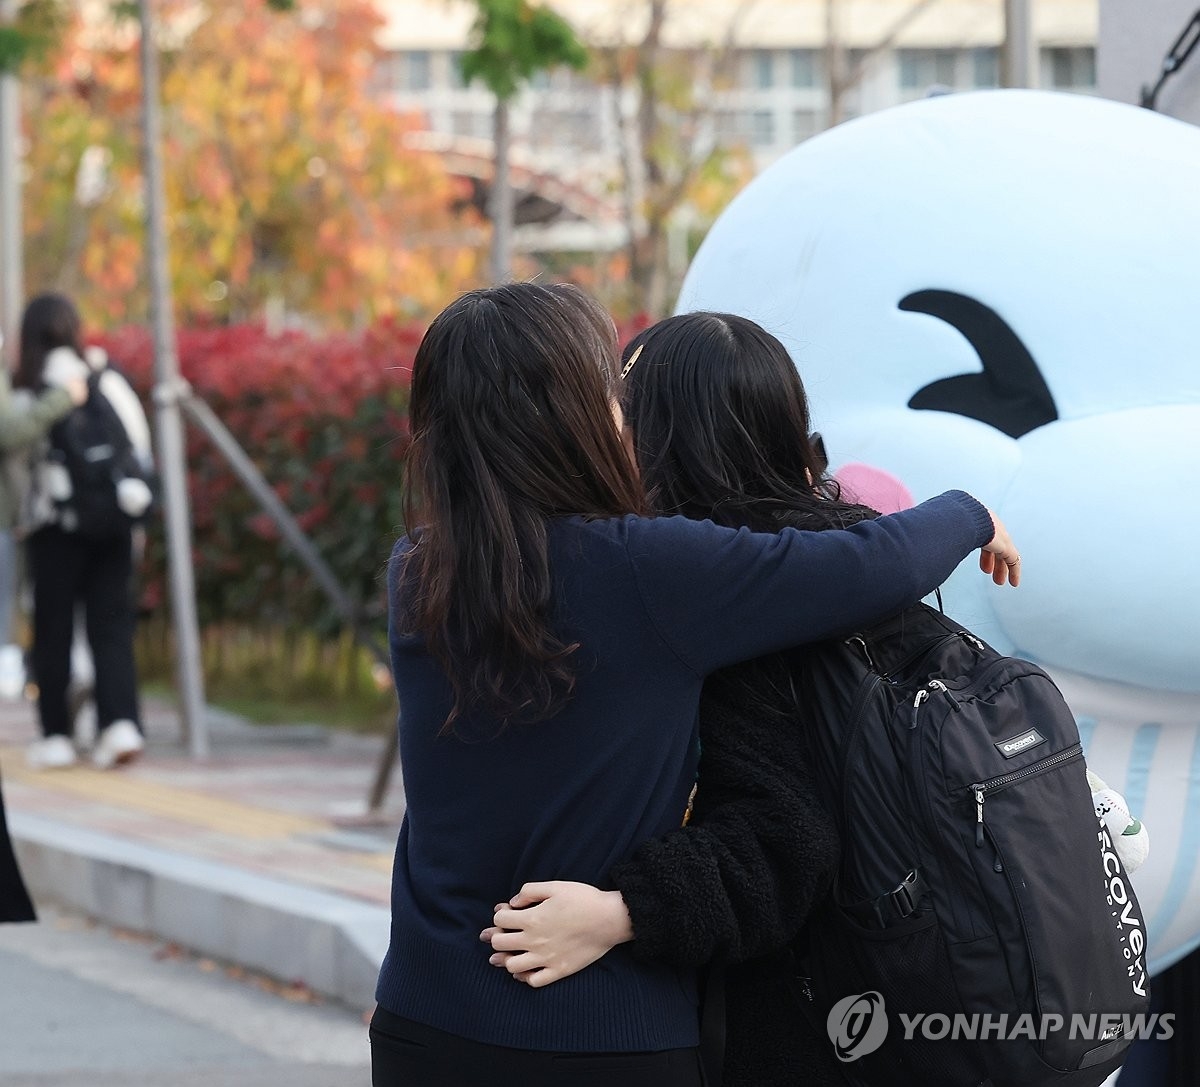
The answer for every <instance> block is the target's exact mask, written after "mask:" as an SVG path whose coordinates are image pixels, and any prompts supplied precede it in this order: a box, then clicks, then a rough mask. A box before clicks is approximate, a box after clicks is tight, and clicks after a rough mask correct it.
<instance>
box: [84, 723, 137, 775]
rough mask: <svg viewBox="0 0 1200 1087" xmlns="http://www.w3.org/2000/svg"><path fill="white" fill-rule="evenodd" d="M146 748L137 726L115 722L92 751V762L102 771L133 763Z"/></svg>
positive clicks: (105, 731) (101, 734)
mask: <svg viewBox="0 0 1200 1087" xmlns="http://www.w3.org/2000/svg"><path fill="white" fill-rule="evenodd" d="M145 746H146V741H145V740H143V739H142V734H141V733H140V732H139V731H138V727H137V725H135V724H134V723H133V722H132V721H114V722H113V723H112V724H111V725H109V726H108V728H106V729H104V730H103V731H102V732H101V733H100V738H99V739H98V740H97V741H96V746H95V747H94V748H93V749H92V762H94V763H95V764H96V765H97V766H98V767H100V769H101V770H108V769H110V768H111V767H113V766H117V765H119V764H121V763H126V762H132V761H133V760H134V759H136V758H137V757H138V756H139V755H140V754H141V753H142V749H143V748H144V747H145Z"/></svg>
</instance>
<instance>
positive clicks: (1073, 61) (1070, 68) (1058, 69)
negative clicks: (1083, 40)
mask: <svg viewBox="0 0 1200 1087" xmlns="http://www.w3.org/2000/svg"><path fill="white" fill-rule="evenodd" d="M1047 68H1049V71H1050V86H1052V87H1056V88H1059V89H1088V90H1090V89H1091V88H1094V87H1095V86H1096V50H1095V49H1092V48H1083V49H1046V50H1045V51H1044V52H1043V54H1042V70H1043V71H1045V70H1046V69H1047Z"/></svg>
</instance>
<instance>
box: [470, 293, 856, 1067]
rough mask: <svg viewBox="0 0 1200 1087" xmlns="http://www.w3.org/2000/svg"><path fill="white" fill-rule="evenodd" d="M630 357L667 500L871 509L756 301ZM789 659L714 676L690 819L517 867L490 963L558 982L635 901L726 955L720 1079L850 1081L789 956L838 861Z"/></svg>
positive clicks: (686, 950) (650, 944) (652, 476)
mask: <svg viewBox="0 0 1200 1087" xmlns="http://www.w3.org/2000/svg"><path fill="white" fill-rule="evenodd" d="M625 360H626V362H625V371H626V384H625V391H624V397H623V407H624V410H625V417H626V420H627V423H628V426H629V430H630V433H631V435H632V438H633V444H634V449H635V451H636V456H637V463H638V467H639V469H640V471H641V475H642V479H643V482H644V483H645V485H646V489H647V492H648V494H649V497H650V501H651V503H652V505H653V507H654V508H655V510H656V511H657V512H658V513H660V514H682V515H684V516H687V517H690V518H694V519H711V520H713V521H715V522H717V523H718V524H722V525H727V526H730V527H735V528H740V527H748V528H750V529H753V530H755V531H777V530H778V529H780V528H782V527H784V526H792V527H795V528H804V529H825V528H841V527H845V526H847V525H849V524H853V523H855V522H857V521H861V520H863V519H866V518H871V517H874V516H876V514H875V512H874V511H873V510H869V509H867V508H865V507H863V506H857V505H852V504H850V503H847V502H843V501H841V499H840V496H839V492H838V487H837V485H836V483H834V482H833V481H831V480H829V479H827V478H826V477H825V475H824V471H825V462H824V457H823V455H822V453H821V450H820V443H819V441H816V442H814V441H813V440H812V439H810V428H809V413H808V403H807V399H806V397H805V394H804V389H803V386H802V384H801V382H800V378H799V376H798V375H797V373H796V369H795V367H794V365H793V364H792V361H791V359H790V357H789V356H788V353H787V351H786V349H785V348H784V347H783V345H782V344H781V343H780V342H779V341H778V340H777V339H776V338H775V337H774V336H771V335H770V334H769V333H767V332H766V331H764V330H763V329H762V328H761V327H759V326H758V325H756V324H754V323H753V322H752V321H748V320H746V319H744V318H741V317H736V316H732V315H726V314H712V313H695V314H687V315H683V316H679V317H673V318H670V319H668V320H666V321H663V322H661V323H660V324H658V325H655V326H654V327H652V328H650V329H648V330H647V331H646V332H643V333H642V334H640V335H639V336H638V337H637V338H635V340H634V341H633V342H632V343H631V344H630V345H629V346H628V347H627V348H626V351H625ZM798 672H799V669H798V658H797V655H796V653H795V652H793V653H789V654H779V655H776V656H773V657H769V658H763V659H760V660H757V661H752V662H749V663H746V664H741V665H737V666H735V667H733V668H729V669H726V670H725V671H723V672H719V673H717V674H715V675H714V676H712V677H710V679H709V680H708V681H707V682H706V683H705V686H704V694H703V700H702V702H701V707H700V728H699V735H700V745H701V757H700V772H699V780H698V786H697V790H696V793H695V794H694V795H695V802H694V809H693V810H692V811H691V813H690V816H691V817H690V820H688V822H687V825H686V826H685V827H683V828H681V829H680V830H678V831H674V832H672V833H670V834H667V835H666V836H664V837H662V838H657V839H653V840H651V841H649V842H647V843H646V844H644V845H643V846H642V847H641V848H640V849H639V850H638V851H637V852H636V853H635V854H634V856H633V857H632V858H631V859H630V860H629V861H627V862H626V863H624V864H620V865H618V866H616V867H615V868H614V869H613V870H612V872H611V887H612V888H615V890H611V891H600V890H597V889H595V888H591V887H587V886H584V885H580V884H573V883H563V882H551V883H543V884H531V885H526V887H524V888H522V889H521V892H520V893H519V894H518V895H517V896H516V897H514V899H513V900H512V902H511V907H515V908H508V909H500V910H499V911H498V912H497V914H496V916H495V919H494V924H495V926H496V927H495V928H492V929H488V930H486V931H485V933H484V934H483V935H484V936H485V937H487V938H489V939H490V940H491V942H492V945H493V948H495V949H496V951H497V953H496V954H495V955H493V963H494V964H495V965H497V966H500V965H503V966H506V967H507V968H508V969H509V970H510V972H512V973H514V975H515V976H517V977H518V978H519V979H520V980H523V981H525V982H527V983H528V984H531V985H535V986H536V985H545V984H549V983H551V982H553V981H556V980H558V979H559V978H561V977H565V976H567V974H569V973H572V972H575V971H577V970H580V969H582V968H583V967H584V966H586V965H587V964H588V963H590V962H591V961H594V960H595V959H596V958H598V957H599V956H600V955H602V954H604V952H605V951H606V950H607V944H606V941H607V940H609V939H611V937H609V936H603V937H601V936H598V935H597V934H598V933H610V932H613V931H615V929H614V925H613V920H612V919H613V917H614V915H616V916H617V917H618V918H623V917H625V916H626V914H625V912H624V911H627V917H628V922H629V923H631V927H628V925H627V927H626V931H625V935H626V936H629V937H631V938H632V940H633V943H632V945H631V950H632V951H633V953H634V954H636V955H638V956H639V957H646V958H651V959H656V960H660V961H665V962H670V963H674V964H678V965H700V964H704V963H709V962H716V963H720V964H727V966H726V970H725V1004H726V1045H725V1055H724V1083H725V1085H726V1087H772V1085H776V1084H778V1085H786V1084H805V1085H823V1084H831V1085H834V1084H842V1083H844V1080H843V1079H842V1077H841V1076H840V1074H839V1072H838V1068H837V1061H836V1060H835V1059H834V1056H833V1052H832V1047H831V1046H830V1044H829V1042H828V1039H827V1038H826V1037H825V1034H824V1031H823V1030H820V1029H817V1028H815V1027H814V1026H813V1025H811V1024H810V1022H809V1020H808V1018H807V1016H806V1012H805V1008H804V1002H803V996H802V992H801V990H802V983H801V982H800V980H799V979H798V977H797V970H796V963H797V955H798V954H799V953H802V950H803V944H804V940H805V933H804V926H805V922H806V920H807V919H808V917H809V915H810V913H811V912H812V911H813V909H814V907H815V906H817V905H818V904H819V903H820V902H821V901H822V900H823V899H824V898H825V896H826V895H827V893H828V891H829V888H830V884H831V882H832V879H833V875H834V871H835V869H836V866H837V862H838V842H837V833H836V830H835V827H834V823H833V820H832V818H831V816H830V815H829V814H828V813H827V812H826V811H825V809H824V807H823V805H822V803H821V801H820V799H819V798H818V794H817V790H816V785H815V782H814V780H813V776H812V772H811V770H810V769H809V766H808V762H807V758H806V753H805V752H806V743H805V732H806V728H805V725H806V722H805V706H804V695H803V691H802V690H798V689H797V686H796V677H797V675H798ZM537 903H540V905H536V904H537ZM500 930H505V931H503V932H502V931H500ZM518 951H519V952H521V953H515V952H518Z"/></svg>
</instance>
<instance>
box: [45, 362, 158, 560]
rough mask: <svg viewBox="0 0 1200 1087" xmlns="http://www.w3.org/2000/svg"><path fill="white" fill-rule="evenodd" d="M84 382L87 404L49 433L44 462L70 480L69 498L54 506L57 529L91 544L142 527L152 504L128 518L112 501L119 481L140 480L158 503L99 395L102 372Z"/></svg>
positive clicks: (153, 485)
mask: <svg viewBox="0 0 1200 1087" xmlns="http://www.w3.org/2000/svg"><path fill="white" fill-rule="evenodd" d="M106 368H107V367H104V368H101V369H99V370H92V372H91V373H90V374H89V376H88V398H87V400H86V401H85V402H84V403H83V404H81V405H80V406H79V407H77V408H75V409H74V410H73V411H72V412H71V413H70V414H69V415H67V416H66V417H65V418H63V419H61V420H59V422H57V423H55V424H54V426H53V427H52V428H51V430H50V450H49V453H48V455H47V458H48V460H50V461H51V462H55V463H58V464H61V465H62V466H63V467H64V468H65V469H66V471H67V474H68V476H69V477H70V480H71V494H70V496H69V497H67V498H64V499H62V500H60V501H56V506H57V507H58V510H59V523H60V524H62V526H63V527H64V528H66V529H69V530H70V531H73V532H77V533H78V534H79V535H81V536H85V537H88V538H90V539H108V538H111V537H113V536H116V535H119V534H120V533H121V532H123V531H125V530H127V529H128V528H129V527H130V526H131V525H133V524H135V523H139V522H142V521H145V520H146V519H147V518H148V517H149V516H150V514H151V513H152V511H153V509H154V503H153V502H152V503H151V505H150V506H149V507H148V508H147V509H146V510H145V512H143V513H142V514H141V516H139V517H136V518H134V517H130V516H129V515H128V514H127V513H125V511H124V510H122V509H121V506H120V504H119V503H118V501H117V485H118V484H119V483H120V482H121V480H123V479H140V480H141V481H142V482H144V483H145V484H146V485H147V486H148V487H149V488H150V491H151V494H152V496H154V497H157V493H158V481H157V477H156V476H155V474H154V473H153V472H151V471H148V470H147V469H145V468H144V467H143V466H142V463H141V461H140V459H139V458H138V456H137V453H136V452H135V451H134V448H133V443H132V442H131V441H130V440H129V434H128V433H127V432H126V430H125V425H124V423H122V422H121V417H120V416H119V415H118V414H117V410H116V408H114V407H113V406H112V404H111V403H110V402H109V400H108V398H107V397H106V396H105V395H104V394H103V393H102V392H101V391H100V378H101V375H102V374H103V373H104V369H106Z"/></svg>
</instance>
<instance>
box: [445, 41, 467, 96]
mask: <svg viewBox="0 0 1200 1087" xmlns="http://www.w3.org/2000/svg"><path fill="white" fill-rule="evenodd" d="M462 58H463V55H462V51H461V50H458V49H456V50H454V51H453V52H450V53H447V54H446V75H447V77H448V81H449V83H450V86H451V87H454V88H456V89H458V90H461V89H462V88H463V87H465V86H466V85H467V81H466V80H465V79H463V74H462Z"/></svg>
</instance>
